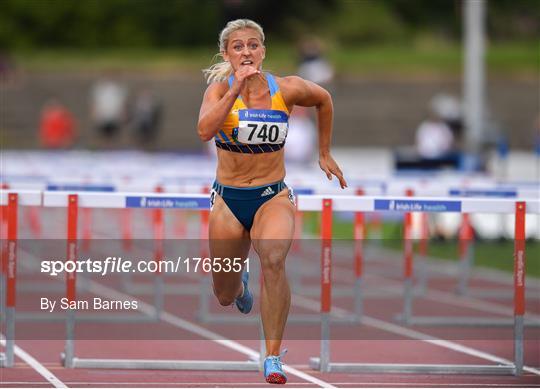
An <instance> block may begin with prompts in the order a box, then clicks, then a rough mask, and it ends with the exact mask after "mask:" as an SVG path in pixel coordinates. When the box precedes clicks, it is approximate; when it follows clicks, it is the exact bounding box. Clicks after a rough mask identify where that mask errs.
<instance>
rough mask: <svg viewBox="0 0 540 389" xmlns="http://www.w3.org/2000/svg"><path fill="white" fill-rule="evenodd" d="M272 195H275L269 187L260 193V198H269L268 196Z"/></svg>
mask: <svg viewBox="0 0 540 389" xmlns="http://www.w3.org/2000/svg"><path fill="white" fill-rule="evenodd" d="M274 193H275V192H274V190H273V189H272V188H271V187H270V186H269V187H268V188H266V189H265V190H264V192H262V193H261V197H266V196H270V195H273V194H274Z"/></svg>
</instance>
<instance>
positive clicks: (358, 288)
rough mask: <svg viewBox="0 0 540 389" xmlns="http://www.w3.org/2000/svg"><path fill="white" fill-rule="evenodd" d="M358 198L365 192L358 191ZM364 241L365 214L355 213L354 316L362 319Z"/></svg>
mask: <svg viewBox="0 0 540 389" xmlns="http://www.w3.org/2000/svg"><path fill="white" fill-rule="evenodd" d="M356 194H357V195H358V196H362V195H363V194H364V191H363V190H362V189H358V190H357V191H356ZM364 239H365V222H364V214H363V212H355V215H354V275H355V281H354V314H355V316H356V317H357V318H358V319H360V318H361V317H362V313H363V310H364V307H363V295H362V276H363V271H364V266H363V264H364Z"/></svg>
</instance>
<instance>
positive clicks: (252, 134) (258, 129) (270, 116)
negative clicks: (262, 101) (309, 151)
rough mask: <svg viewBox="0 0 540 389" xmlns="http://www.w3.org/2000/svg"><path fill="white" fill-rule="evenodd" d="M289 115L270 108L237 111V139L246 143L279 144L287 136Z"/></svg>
mask: <svg viewBox="0 0 540 389" xmlns="http://www.w3.org/2000/svg"><path fill="white" fill-rule="evenodd" d="M288 120H289V117H288V116H287V114H286V113H285V112H283V111H276V110H272V109H241V110H239V111H238V136H237V138H238V141H240V142H242V143H247V144H252V145H256V144H263V143H271V144H281V143H283V142H284V141H285V138H286V137H287V131H288V129H289V121H288Z"/></svg>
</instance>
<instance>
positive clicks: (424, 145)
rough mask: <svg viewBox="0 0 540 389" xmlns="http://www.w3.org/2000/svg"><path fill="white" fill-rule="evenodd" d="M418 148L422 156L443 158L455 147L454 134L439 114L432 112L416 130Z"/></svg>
mask: <svg viewBox="0 0 540 389" xmlns="http://www.w3.org/2000/svg"><path fill="white" fill-rule="evenodd" d="M416 149H417V151H418V154H419V156H420V157H421V158H429V159H435V158H443V157H445V156H446V155H448V154H449V153H451V152H452V151H453V149H454V135H453V134H452V130H451V129H450V127H449V126H448V125H447V124H446V123H445V121H444V120H442V119H441V118H440V117H439V116H438V115H436V114H431V115H430V117H428V118H427V119H426V120H424V121H423V122H422V123H421V124H420V126H419V127H418V130H417V131H416Z"/></svg>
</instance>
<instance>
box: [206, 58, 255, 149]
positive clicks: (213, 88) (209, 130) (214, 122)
mask: <svg viewBox="0 0 540 389" xmlns="http://www.w3.org/2000/svg"><path fill="white" fill-rule="evenodd" d="M260 74H261V72H260V71H259V70H257V69H255V68H254V67H253V66H241V67H240V69H238V70H237V71H236V72H235V73H234V81H233V83H232V85H231V87H230V88H229V86H228V83H227V82H216V83H212V84H210V85H209V86H208V88H207V89H206V92H205V93H204V97H203V102H202V105H201V110H200V112H199V123H198V124H197V132H198V133H199V137H200V138H201V139H202V140H203V141H204V142H208V141H209V140H210V139H212V138H213V137H214V136H215V135H216V134H217V132H218V131H219V129H220V128H221V126H222V125H223V122H224V121H225V118H226V117H227V115H228V114H229V111H230V110H231V108H232V106H233V105H234V102H235V101H236V98H237V97H238V96H239V95H240V91H241V90H242V87H243V85H244V84H245V82H246V80H247V79H248V78H250V77H253V76H256V75H260Z"/></svg>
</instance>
